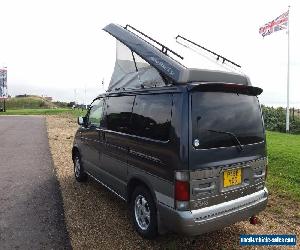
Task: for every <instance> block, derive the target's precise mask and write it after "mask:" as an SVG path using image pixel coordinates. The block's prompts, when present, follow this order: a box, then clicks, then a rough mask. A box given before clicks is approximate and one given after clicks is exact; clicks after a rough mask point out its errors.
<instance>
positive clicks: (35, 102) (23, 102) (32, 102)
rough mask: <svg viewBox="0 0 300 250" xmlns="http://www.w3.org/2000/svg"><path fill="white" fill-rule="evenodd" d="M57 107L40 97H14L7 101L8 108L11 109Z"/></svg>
mask: <svg viewBox="0 0 300 250" xmlns="http://www.w3.org/2000/svg"><path fill="white" fill-rule="evenodd" d="M54 107H56V105H55V104H53V103H52V102H51V101H48V100H46V99H45V98H43V97H40V96H27V97H12V98H9V99H7V100H6V108H7V109H8V110H11V109H39V108H41V109H47V108H54Z"/></svg>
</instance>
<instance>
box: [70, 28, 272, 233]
mask: <svg viewBox="0 0 300 250" xmlns="http://www.w3.org/2000/svg"><path fill="white" fill-rule="evenodd" d="M104 30H105V31H106V32H108V33H109V34H110V35H112V36H114V37H115V38H116V39H117V59H116V63H115V69H114V72H113V75H112V78H111V82H110V84H109V88H108V91H107V92H106V93H104V94H102V95H99V96H98V97H97V98H96V99H95V100H94V101H93V102H92V104H91V105H90V108H89V110H88V112H87V114H86V116H85V117H79V118H78V123H79V125H80V127H79V129H78V131H77V133H76V136H75V139H74V146H73V150H72V158H73V162H74V173H75V178H76V180H77V181H80V182H81V181H85V180H86V179H87V177H88V176H90V177H92V178H93V179H95V180H96V181H98V182H99V183H101V184H102V185H104V186H105V187H106V188H108V189H109V190H111V191H112V192H113V193H114V194H116V195H117V196H119V197H120V198H121V199H123V200H124V201H126V202H127V203H128V204H129V209H130V212H131V216H132V220H133V224H134V226H135V228H136V230H137V232H138V233H139V234H140V235H142V236H143V237H145V238H153V237H155V236H156V235H157V234H158V233H162V232H165V231H167V230H169V231H174V232H177V233H180V234H187V235H198V234H202V233H204V232H209V231H213V230H217V229H219V228H223V227H226V226H228V225H231V224H233V223H235V222H238V221H242V220H248V219H249V218H250V217H252V216H255V215H257V214H258V213H259V212H261V211H262V210H263V209H264V208H265V207H266V204H267V199H268V191H267V189H266V187H265V178H266V170H267V151H266V138H265V130H264V124H263V119H262V113H261V109H260V105H259V101H258V98H257V96H258V95H259V94H260V93H261V92H262V89H260V88H258V87H253V86H252V85H251V82H250V80H249V78H248V77H246V76H244V75H241V74H236V73H232V72H225V71H212V70H204V69H190V68H186V67H185V66H183V65H182V64H181V63H179V62H178V61H176V60H174V59H173V58H172V57H171V54H172V55H173V56H178V57H181V56H180V55H178V54H176V53H175V52H174V51H172V50H170V49H169V48H167V47H166V46H164V45H162V44H160V43H158V42H157V41H155V40H154V39H152V38H150V37H148V36H147V35H145V34H144V33H140V32H139V31H138V30H136V29H135V28H133V27H131V26H126V27H121V26H119V25H116V24H110V25H108V26H106V27H105V28H104ZM142 36H143V37H142ZM154 43H156V44H157V45H158V46H162V48H161V49H160V48H158V46H154ZM217 56H219V55H217ZM220 57H221V56H220ZM221 59H222V60H227V59H226V58H224V57H221ZM228 61H229V60H228ZM229 62H231V61H229ZM232 63H233V62H232Z"/></svg>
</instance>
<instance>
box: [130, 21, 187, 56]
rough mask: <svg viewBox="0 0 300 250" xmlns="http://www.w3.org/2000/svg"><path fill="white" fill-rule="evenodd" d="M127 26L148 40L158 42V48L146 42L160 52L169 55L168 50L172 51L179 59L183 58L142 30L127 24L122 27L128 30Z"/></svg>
mask: <svg viewBox="0 0 300 250" xmlns="http://www.w3.org/2000/svg"><path fill="white" fill-rule="evenodd" d="M128 28H130V29H132V30H134V31H135V32H137V33H139V34H140V35H142V36H144V37H146V38H148V39H149V40H150V41H152V42H154V43H156V44H158V45H159V46H161V49H159V48H157V47H155V46H154V45H153V44H151V43H149V42H148V43H149V44H151V45H152V46H153V47H155V48H156V49H158V50H160V51H161V52H162V53H164V54H165V55H167V56H169V55H168V52H170V53H172V54H173V55H175V56H177V57H179V58H180V59H181V60H183V56H181V55H179V54H178V53H176V52H175V51H174V50H171V49H170V48H168V47H167V46H165V45H163V44H161V43H160V42H158V41H156V40H155V39H153V38H152V37H150V36H148V35H146V34H145V33H143V32H142V31H140V30H138V29H136V28H134V27H133V26H131V25H129V24H127V25H126V26H125V27H124V29H126V30H128ZM142 39H143V38H142ZM143 40H144V41H146V40H145V39H143ZM146 42H147V41H146ZM169 57H170V56H169Z"/></svg>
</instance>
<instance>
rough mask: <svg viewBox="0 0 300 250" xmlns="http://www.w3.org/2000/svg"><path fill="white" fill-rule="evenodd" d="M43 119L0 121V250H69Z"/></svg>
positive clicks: (24, 117) (16, 118)
mask: <svg viewBox="0 0 300 250" xmlns="http://www.w3.org/2000/svg"><path fill="white" fill-rule="evenodd" d="M62 204H63V203H62V197H61V193H60V189H59V183H58V181H57V179H56V176H55V172H54V168H53V163H52V158H51V154H50V151H49V144H48V137H47V130H46V124H45V118H44V117H41V116H0V249H71V245H70V240H69V237H68V233H67V230H66V226H65V220H64V210H63V205H62Z"/></svg>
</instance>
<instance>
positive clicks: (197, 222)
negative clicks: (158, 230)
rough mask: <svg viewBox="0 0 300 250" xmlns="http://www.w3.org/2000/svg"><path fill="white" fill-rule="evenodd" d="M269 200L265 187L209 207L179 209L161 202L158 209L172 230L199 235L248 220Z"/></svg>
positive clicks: (262, 208)
mask: <svg viewBox="0 0 300 250" xmlns="http://www.w3.org/2000/svg"><path fill="white" fill-rule="evenodd" d="M267 202H268V191H267V189H266V188H265V189H263V190H260V191H258V192H255V193H252V194H249V195H247V196H244V197H241V198H238V199H235V200H233V201H229V202H224V203H220V204H218V205H215V206H210V207H207V208H202V209H197V210H191V211H177V210H175V209H171V208H169V207H167V206H164V205H162V204H160V205H158V211H159V214H160V216H161V220H162V221H163V224H164V225H165V226H166V227H167V228H168V229H169V230H170V231H173V232H177V233H181V234H185V235H199V234H202V233H207V232H210V231H215V230H217V229H221V228H224V227H226V226H229V225H231V224H233V223H235V222H238V221H243V220H247V219H249V218H250V217H251V216H253V215H255V214H258V213H259V212H261V211H262V210H264V209H265V207H266V205H267Z"/></svg>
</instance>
